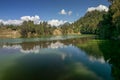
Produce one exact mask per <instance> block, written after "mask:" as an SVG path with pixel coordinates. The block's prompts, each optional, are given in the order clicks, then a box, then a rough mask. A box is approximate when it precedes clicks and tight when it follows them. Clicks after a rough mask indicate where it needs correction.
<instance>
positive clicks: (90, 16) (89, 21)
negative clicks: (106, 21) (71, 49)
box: [73, 10, 106, 34]
mask: <svg viewBox="0 0 120 80" xmlns="http://www.w3.org/2000/svg"><path fill="white" fill-rule="evenodd" d="M104 14H106V12H105V11H97V10H95V11H91V12H87V13H86V14H85V15H84V16H83V17H82V18H80V19H79V20H77V21H76V22H75V23H73V26H75V27H77V28H78V29H79V30H80V32H81V33H82V34H96V33H97V31H98V24H99V22H100V21H101V20H103V15H104Z"/></svg>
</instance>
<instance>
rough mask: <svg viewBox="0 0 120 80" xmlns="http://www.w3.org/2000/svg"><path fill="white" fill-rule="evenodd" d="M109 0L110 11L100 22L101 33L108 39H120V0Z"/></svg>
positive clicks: (101, 35)
mask: <svg viewBox="0 0 120 80" xmlns="http://www.w3.org/2000/svg"><path fill="white" fill-rule="evenodd" d="M109 1H110V3H111V5H110V7H109V11H108V13H107V14H106V15H104V16H103V20H102V21H101V22H100V23H99V35H100V37H102V38H107V39H120V0H109Z"/></svg>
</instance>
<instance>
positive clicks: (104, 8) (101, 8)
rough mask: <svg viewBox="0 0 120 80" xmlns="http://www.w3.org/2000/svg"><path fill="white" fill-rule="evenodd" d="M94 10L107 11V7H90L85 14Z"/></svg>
mask: <svg viewBox="0 0 120 80" xmlns="http://www.w3.org/2000/svg"><path fill="white" fill-rule="evenodd" d="M94 10H98V11H106V12H107V11H108V10H109V9H108V7H107V6H104V5H99V6H97V7H90V8H88V9H87V12H91V11H94Z"/></svg>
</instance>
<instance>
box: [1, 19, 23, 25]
mask: <svg viewBox="0 0 120 80" xmlns="http://www.w3.org/2000/svg"><path fill="white" fill-rule="evenodd" d="M0 22H1V23H3V24H4V25H21V24H22V23H23V21H21V20H7V21H4V20H0Z"/></svg>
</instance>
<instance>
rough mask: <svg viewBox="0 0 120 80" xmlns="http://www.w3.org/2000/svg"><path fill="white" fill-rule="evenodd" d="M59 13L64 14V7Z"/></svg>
mask: <svg viewBox="0 0 120 80" xmlns="http://www.w3.org/2000/svg"><path fill="white" fill-rule="evenodd" d="M59 14H62V15H66V14H67V12H66V11H65V10H64V9H62V10H61V11H60V12H59Z"/></svg>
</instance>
